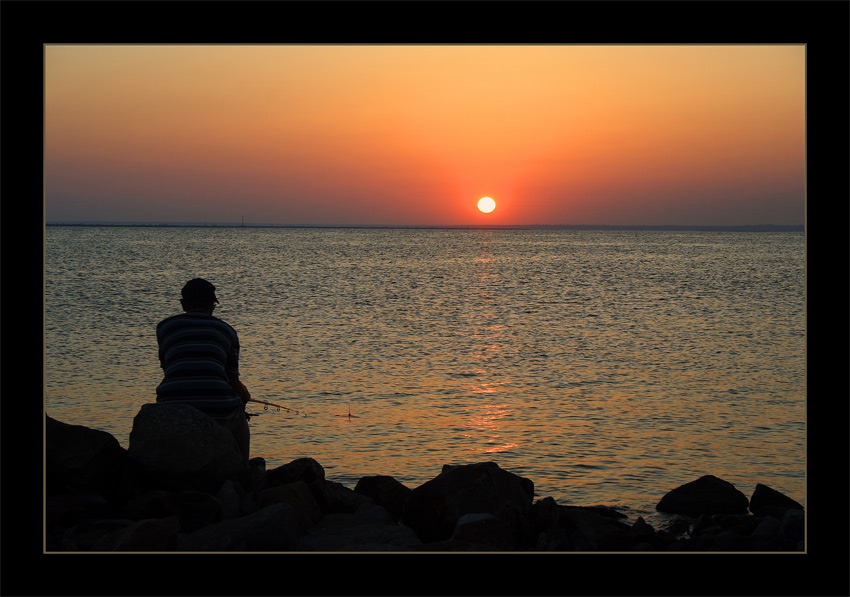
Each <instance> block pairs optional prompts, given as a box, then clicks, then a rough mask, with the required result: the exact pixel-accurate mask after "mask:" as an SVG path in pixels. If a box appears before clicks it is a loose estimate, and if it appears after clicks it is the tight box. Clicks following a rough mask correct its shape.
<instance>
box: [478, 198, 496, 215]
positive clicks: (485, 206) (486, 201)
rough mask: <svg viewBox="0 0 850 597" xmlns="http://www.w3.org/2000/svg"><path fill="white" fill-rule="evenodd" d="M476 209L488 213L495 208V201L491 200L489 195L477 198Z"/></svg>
mask: <svg viewBox="0 0 850 597" xmlns="http://www.w3.org/2000/svg"><path fill="white" fill-rule="evenodd" d="M478 209H479V210H481V211H482V212H484V213H485V214H488V213H490V212H491V211H493V210H494V209H496V202H495V201H493V200H492V199H491V198H490V197H482V198H481V199H479V200H478Z"/></svg>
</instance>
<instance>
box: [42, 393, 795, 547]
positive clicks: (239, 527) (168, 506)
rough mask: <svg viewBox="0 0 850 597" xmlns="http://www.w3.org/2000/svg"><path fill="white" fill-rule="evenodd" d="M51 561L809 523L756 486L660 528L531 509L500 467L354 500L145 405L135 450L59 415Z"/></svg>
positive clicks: (595, 543)
mask: <svg viewBox="0 0 850 597" xmlns="http://www.w3.org/2000/svg"><path fill="white" fill-rule="evenodd" d="M45 445H46V462H45V465H46V470H45V480H46V501H45V506H46V510H45V552H47V553H54V552H69V551H89V552H115V551H135V552H140V551H141V552H216V551H218V552H222V551H223V552H239V551H250V552H279V551H288V552H296V551H297V552H351V551H357V552H390V551H407V552H494V551H495V552H561V551H569V552H674V551H690V552H718V551H720V552H802V551H804V550H805V514H804V510H803V507H802V506H801V505H800V504H799V503H797V502H795V501H794V500H792V499H791V498H789V497H787V496H785V495H783V494H781V493H779V492H777V491H775V490H773V489H771V488H769V487H767V486H765V485H762V484H757V485H756V488H755V491H754V492H753V494H752V496H751V497H749V498H747V496H745V495H744V494H743V493H741V492H740V491H739V490H737V489H736V488H735V487H734V486H733V485H732V484H730V483H728V482H726V481H723V480H722V479H718V478H717V477H714V476H711V475H707V476H704V477H701V478H699V479H696V480H694V481H692V482H689V483H686V484H684V485H682V486H680V487H677V488H673V489H671V490H670V491H668V492H667V493H665V494H664V495H663V496H662V497H661V499H660V501H659V503H658V505H657V506H656V508H657V510H659V511H661V512H667V513H670V514H673V515H675V516H673V517H672V520H671V522H670V523H669V524H667V525H666V526H665V528H661V529H655V528H653V527H652V526H651V525H649V524H647V523H646V521H645V520H644V519H643V518H638V519H637V520H636V521H634V522H632V523H627V522H626V517H625V516H624V515H623V514H621V513H620V512H618V511H616V510H613V509H610V508H603V507H583V506H568V505H560V504H557V503H556V502H555V500H554V499H552V498H550V497H546V498H543V499H538V500H536V501H535V499H534V483H533V481H532V480H530V479H527V478H523V477H520V476H518V475H516V474H514V473H511V472H509V471H506V470H503V469H501V468H500V467H499V466H498V464H496V463H494V462H481V463H476V464H467V465H458V466H452V465H445V466H444V467H443V470H442V472H441V473H440V474H439V475H437V476H436V477H435V478H433V479H431V480H430V481H428V482H426V483H424V484H422V485H420V486H419V487H416V488H412V489H411V488H408V487H406V486H404V485H403V484H401V483H399V482H398V481H397V480H395V479H393V478H392V477H390V476H382V475H378V476H369V477H363V478H361V479H360V480H359V481H358V483H357V484H356V487H355V488H354V489H349V488H347V487H345V486H343V485H342V484H340V483H336V482H334V481H332V480H329V479H326V478H325V472H324V469H323V468H322V466H321V464H320V463H318V462H316V461H315V460H313V459H312V458H299V459H296V460H293V461H292V462H290V463H288V464H285V465H283V466H280V467H277V468H274V469H271V470H266V467H265V462H264V461H263V459H262V458H254V459H252V460H251V461H249V463H248V464H247V465H245V464H244V462H243V461H242V458H241V456H240V454H239V451H238V448H237V447H236V444H235V442H234V441H233V438H232V436H231V435H230V433H229V432H227V431H226V430H225V429H224V428H223V427H221V426H219V425H217V424H216V423H215V422H214V421H212V419H210V418H209V417H207V416H206V415H204V414H203V413H201V412H200V411H198V410H196V409H194V408H192V407H188V406H182V405H162V404H155V403H152V404H146V405H144V406H143V407H142V408H141V410H140V411H139V413H138V414H137V415H136V417H135V418H134V421H133V429H132V431H131V434H130V442H129V448H128V449H126V450H125V449H124V448H122V447H121V446H120V445H119V443H118V441H117V440H116V439H115V438H114V437H113V436H112V435H110V434H109V433H106V432H104V431H99V430H95V429H90V428H88V427H84V426H79V425H68V424H66V423H62V422H60V421H56V420H55V419H52V418H51V417H49V416H46V421H45Z"/></svg>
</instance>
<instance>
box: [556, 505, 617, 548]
mask: <svg viewBox="0 0 850 597" xmlns="http://www.w3.org/2000/svg"><path fill="white" fill-rule="evenodd" d="M559 525H560V526H561V527H563V528H565V529H566V531H567V533H568V535H569V538H570V544H571V546H572V549H573V550H577V551H630V550H631V547H632V539H631V536H630V535H629V531H630V528H629V526H628V525H626V524H625V523H622V522H620V521H619V520H616V519H613V518H610V517H608V516H604V515H602V514H599V513H597V512H593V511H592V510H590V509H588V508H574V507H569V506H562V508H561V511H560V515H559Z"/></svg>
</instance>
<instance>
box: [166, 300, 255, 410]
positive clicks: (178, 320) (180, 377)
mask: <svg viewBox="0 0 850 597" xmlns="http://www.w3.org/2000/svg"><path fill="white" fill-rule="evenodd" d="M156 339H157V342H158V343H159V363H160V365H161V366H162V369H163V371H164V377H163V380H162V382H161V383H160V384H159V386H157V388H156V400H157V402H172V403H182V404H190V405H192V406H194V407H196V408H198V409H199V410H201V411H203V412H205V413H206V414H208V415H209V416H210V417H212V418H214V419H217V420H226V419H231V418H233V417H234V416H235V415H236V414H237V413H238V412H239V410H240V409H241V408H242V400H241V398H239V395H238V394H237V393H236V390H234V389H233V387H232V386H231V385H230V381H229V377H238V376H239V337H238V336H237V334H236V330H234V329H233V328H232V327H231V326H230V325H229V324H227V323H225V322H224V321H222V320H221V319H219V318H218V317H213V316H212V315H208V314H206V313H196V312H189V313H181V314H179V315H174V316H172V317H169V318H167V319H164V320H163V321H161V322H160V323H159V324H158V325H157V326H156Z"/></svg>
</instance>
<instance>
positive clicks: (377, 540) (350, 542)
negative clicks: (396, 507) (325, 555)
mask: <svg viewBox="0 0 850 597" xmlns="http://www.w3.org/2000/svg"><path fill="white" fill-rule="evenodd" d="M421 545H422V541H420V539H419V537H417V536H416V533H414V532H413V530H412V529H410V528H409V527H406V526H404V525H400V524H396V523H394V522H393V517H392V516H391V515H390V513H389V512H388V511H387V510H386V509H384V508H383V507H381V506H377V505H375V504H372V503H366V502H364V503H362V504H361V505H360V507H358V508H357V510H356V511H355V512H354V513H343V512H340V513H332V514H327V515H325V517H324V518H323V519H322V521H321V522H320V523H319V524H317V525H316V526H315V527H313V528H312V529H310V531H309V532H308V533H307V534H306V535H305V536H304V537H302V539H301V541H300V542H299V546H298V549H300V550H306V551H410V550H413V549H417V548H419V547H420V546H421Z"/></svg>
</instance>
